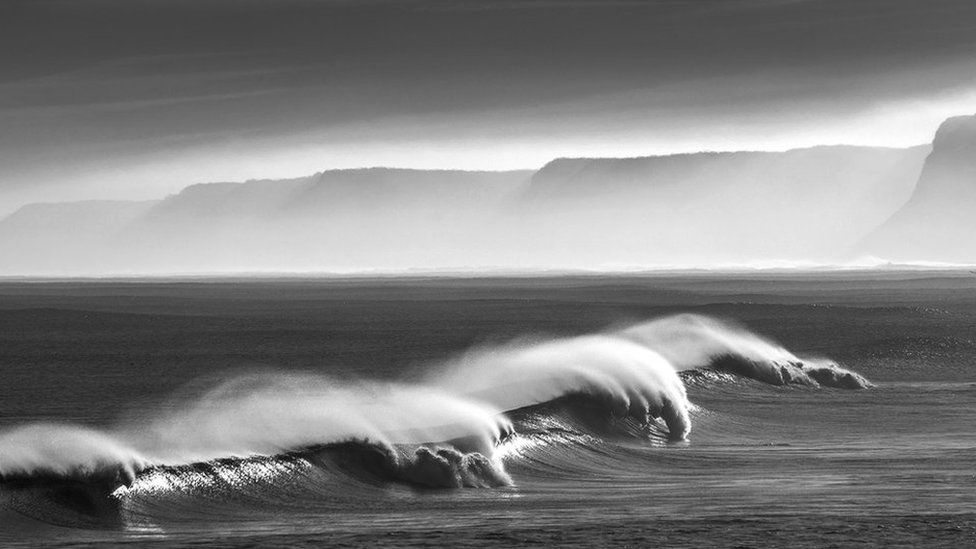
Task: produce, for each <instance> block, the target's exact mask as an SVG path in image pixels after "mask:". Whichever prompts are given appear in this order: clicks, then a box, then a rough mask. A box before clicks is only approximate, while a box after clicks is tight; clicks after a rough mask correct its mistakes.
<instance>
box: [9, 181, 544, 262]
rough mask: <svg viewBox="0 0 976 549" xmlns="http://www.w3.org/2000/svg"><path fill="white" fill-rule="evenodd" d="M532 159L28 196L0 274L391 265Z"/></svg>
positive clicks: (474, 219)
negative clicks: (136, 195)
mask: <svg viewBox="0 0 976 549" xmlns="http://www.w3.org/2000/svg"><path fill="white" fill-rule="evenodd" d="M531 174H532V172H531V171H510V172H467V171H452V170H407V169H388V168H369V169H355V170H332V171H326V172H322V173H318V174H315V175H313V176H309V177H301V178H295V179H285V180H261V181H248V182H245V183H207V184H198V185H191V186H189V187H187V188H185V189H184V190H183V191H181V192H180V193H178V194H176V195H172V196H169V197H167V198H165V199H163V200H159V201H153V202H73V203H62V204H34V205H29V206H25V207H24V208H21V209H20V210H18V211H17V212H15V213H14V214H12V215H11V216H9V217H8V218H6V219H4V220H3V221H2V222H0V257H3V258H4V259H3V260H0V274H24V273H31V274H54V275H61V274H89V273H99V272H115V273H126V272H130V273H141V272H213V271H255V270H276V271H285V270H309V269H322V268H340V269H341V268H349V269H362V268H368V267H370V266H371V265H376V266H377V267H382V266H388V267H389V268H397V267H399V266H401V265H403V264H405V262H407V261H413V262H420V263H423V262H426V261H432V262H434V263H437V262H438V261H440V260H442V259H443V257H442V256H443V255H444V254H450V253H453V252H454V250H455V249H457V248H458V247H460V248H462V249H463V248H465V247H466V246H467V244H468V241H467V240H465V239H466V238H470V237H468V236H466V235H467V234H468V233H469V232H470V231H471V230H473V228H475V227H478V226H480V225H481V224H483V223H487V222H488V220H489V219H490V218H491V217H492V216H494V215H495V211H496V209H497V206H498V204H500V203H501V202H502V201H503V200H504V199H505V198H506V197H507V196H509V195H510V194H511V193H513V192H514V191H515V189H517V188H518V187H519V186H520V185H522V184H524V183H525V182H526V181H527V179H528V178H529V177H530V176H531Z"/></svg>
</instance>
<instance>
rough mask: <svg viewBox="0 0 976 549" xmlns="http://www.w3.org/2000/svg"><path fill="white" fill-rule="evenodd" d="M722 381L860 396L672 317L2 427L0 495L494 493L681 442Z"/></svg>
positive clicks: (802, 366) (94, 502)
mask: <svg viewBox="0 0 976 549" xmlns="http://www.w3.org/2000/svg"><path fill="white" fill-rule="evenodd" d="M739 377H745V378H750V379H753V380H756V381H759V382H762V383H765V384H769V385H774V386H779V385H787V384H794V385H800V386H805V387H809V388H816V387H821V386H826V387H838V388H849V389H859V388H866V387H870V383H869V382H868V381H867V380H866V379H864V378H863V377H862V376H860V375H858V374H856V373H855V372H851V371H849V370H846V369H844V368H842V367H841V366H839V365H837V364H836V363H834V362H833V361H830V360H829V359H824V358H800V357H798V356H796V355H794V354H793V353H792V352H790V351H788V350H787V349H785V348H784V347H782V346H780V345H778V344H776V343H774V342H772V341H770V340H768V339H766V338H763V337H761V336H758V335H756V334H754V333H752V332H750V331H748V330H746V329H745V328H743V327H741V326H738V325H735V324H734V323H731V322H726V321H720V320H717V319H714V318H710V317H705V316H700V315H689V314H685V315H677V316H671V317H665V318H659V319H655V320H651V321H649V322H644V323H640V324H635V325H631V326H625V327H620V328H615V329H610V330H607V331H605V332H602V333H596V334H587V335H581V336H575V337H560V338H521V339H517V340H513V341H509V342H507V343H503V344H499V345H482V346H478V347H476V348H473V349H471V350H469V351H467V352H464V353H461V354H460V355H457V356H455V357H453V358H450V359H448V360H445V361H443V362H441V363H438V364H436V365H432V366H431V367H430V368H429V369H428V371H427V372H426V373H425V374H423V375H422V376H421V379H420V380H419V381H418V382H414V383H405V382H367V381H360V382H349V381H338V380H336V379H333V378H330V377H328V376H323V375H319V374H312V373H286V372H277V371H273V372H253V373H250V374H247V375H236V376H233V377H231V378H229V379H225V380H218V381H217V382H211V383H208V384H203V385H200V384H197V385H195V386H191V387H190V388H188V389H186V390H185V391H183V392H181V393H179V394H177V395H175V396H173V397H171V398H170V399H169V400H168V401H166V402H164V403H162V404H161V405H159V406H155V407H143V408H142V409H139V410H137V413H133V414H131V417H128V418H123V419H122V421H121V422H120V423H119V424H118V425H116V426H115V427H113V428H108V429H96V428H92V427H86V426H80V425H66V424H31V425H25V426H21V427H18V428H14V429H9V430H7V431H4V432H0V495H3V496H4V497H5V498H7V499H6V501H7V502H8V504H9V502H10V501H21V502H23V501H30V502H31V503H30V504H29V505H26V504H11V505H14V507H16V508H18V509H24V508H29V509H33V510H34V511H32V512H33V513H35V514H36V513H37V511H36V510H37V509H41V508H44V505H40V504H39V503H38V501H46V502H49V503H50V502H52V501H54V502H60V503H57V505H61V506H64V505H68V507H70V508H72V509H75V510H77V509H79V508H80V509H87V510H89V511H90V510H92V509H94V510H95V511H90V512H91V513H95V514H98V513H105V512H108V513H109V514H110V515H113V514H117V512H118V511H117V509H115V508H114V507H112V506H108V507H107V509H108V511H106V510H105V509H106V506H105V505H104V504H103V503H104V500H105V498H114V500H115V501H122V500H125V501H128V502H130V503H132V502H135V501H140V498H157V499H158V498H165V497H177V496H178V497H191V498H195V497H204V496H205V497H212V496H213V494H222V495H221V496H220V497H219V498H218V499H220V498H226V497H230V496H229V494H232V493H233V494H240V493H241V491H242V490H244V489H245V487H247V486H253V487H257V488H255V490H258V492H260V493H261V494H266V493H267V492H268V491H269V490H271V491H274V490H277V489H287V490H292V491H295V490H303V489H308V490H311V488H308V487H310V486H318V487H319V489H315V490H311V491H312V493H314V495H315V497H316V498H319V499H321V498H336V497H340V496H341V497H346V496H349V495H350V494H352V493H358V492H357V491H363V490H366V491H367V492H370V491H373V492H375V490H376V489H377V488H380V489H386V488H387V487H389V486H391V485H396V486H404V487H409V488H412V489H433V488H461V487H486V488H488V487H501V486H508V485H512V484H513V479H512V478H511V477H510V473H509V471H508V470H507V469H506V467H508V466H514V467H516V469H517V470H519V471H524V470H525V463H526V462H525V460H526V459H530V460H531V459H539V455H540V454H539V452H549V453H552V454H554V455H557V456H561V457H558V459H556V460H555V461H552V460H550V461H548V462H546V464H545V469H546V470H547V471H548V473H547V474H552V475H555V476H558V475H559V474H561V473H560V471H562V473H563V474H570V471H571V470H573V468H574V467H575V468H577V470H578V469H579V468H580V467H582V466H583V464H585V463H587V460H590V461H591V462H592V464H593V469H592V471H597V470H599V467H606V466H607V464H606V462H605V459H606V456H604V455H603V454H601V452H602V450H600V449H601V448H604V447H605V446H606V445H615V444H616V445H619V444H620V442H618V441H621V440H622V439H624V440H633V441H643V442H644V443H647V442H651V443H654V444H668V443H674V442H682V441H686V440H687V439H688V437H689V434H690V433H691V431H692V419H693V417H694V416H695V413H696V411H697V408H696V407H695V406H694V405H693V404H692V403H691V402H690V401H689V399H688V394H687V391H686V382H687V383H691V384H694V385H696V386H698V387H705V388H707V387H709V386H711V385H714V384H716V383H726V384H727V382H734V381H735V380H736V379H738V378H739ZM568 448H576V449H577V450H572V451H570V450H566V449H568ZM566 452H570V453H569V454H567V453H566ZM574 452H575V453H574ZM580 452H582V453H580ZM613 455H615V456H619V455H629V454H626V453H625V454H620V453H619V452H616V453H613ZM533 456H534V457H533ZM631 457H632V456H631ZM601 460H604V461H601ZM601 463H602V465H601ZM614 467H620V465H619V463H618V465H615V466H614ZM533 474H538V471H535V472H534V473H533ZM339 485H342V486H344V490H345V491H343V490H338V491H337V490H336V487H337V486H339ZM283 487H287V488H283ZM299 487H305V488H299ZM65 490H67V491H68V492H69V493H71V494H72V495H71V497H66V496H64V494H65ZM373 492H370V493H373ZM52 494H54V495H52ZM208 494H209V495H208ZM342 494H345V495H344V496H342ZM55 496H56V497H55ZM261 497H265V496H261ZM11 498H13V499H11ZM18 498H20V499H19V500H18ZM24 498H26V499H24ZM259 499H260V498H259ZM65 502H69V503H67V504H66V503H65ZM78 502H82V503H81V504H79V503H78ZM98 502H102V503H98ZM25 505H26V507H25ZM51 514H56V513H50V514H48V515H45V516H46V517H48V518H46V519H45V520H48V521H50V520H52V519H50V515H51ZM83 514H84V513H83Z"/></svg>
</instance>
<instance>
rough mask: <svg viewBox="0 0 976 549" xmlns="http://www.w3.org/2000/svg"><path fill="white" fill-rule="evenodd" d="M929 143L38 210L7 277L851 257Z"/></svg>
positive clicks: (959, 153)
mask: <svg viewBox="0 0 976 549" xmlns="http://www.w3.org/2000/svg"><path fill="white" fill-rule="evenodd" d="M955 124H956V123H955V122H954V123H953V124H952V125H950V129H951V130H952V131H948V130H947V131H945V132H940V136H939V139H938V142H937V145H939V147H940V148H939V150H938V151H935V152H933V153H932V154H931V156H930V157H929V164H930V165H929V166H927V167H926V173H925V174H923V183H925V185H922V184H921V183H920V188H919V189H918V191H917V192H916V195H917V196H916V199H917V201H921V202H923V203H925V204H928V203H930V202H931V203H932V204H935V205H931V206H925V208H928V209H931V210H932V211H943V210H945V209H947V208H949V207H950V206H952V207H958V203H957V201H958V200H960V198H959V197H960V196H962V195H963V194H965V192H964V190H965V188H968V187H967V185H968V184H966V183H965V181H967V179H966V177H970V179H971V174H972V168H973V166H972V159H971V158H969V156H968V155H967V151H969V150H970V149H967V148H966V147H965V146H962V148H961V149H960V148H959V147H958V146H957V145H958V144H959V142H966V140H967V139H969V138H967V137H965V136H966V135H969V134H967V133H966V132H967V131H969V130H968V129H967V128H968V127H969V126H967V125H966V124H962V125H960V126H959V128H957V129H953V128H956V126H955ZM960 135H961V137H960ZM929 150H930V149H929V148H928V147H915V148H911V149H884V148H867V147H815V148H811V149H800V150H793V151H786V152H737V153H697V154H684V155H673V156H662V157H647V158H632V159H570V160H556V161H553V162H551V163H550V164H548V165H547V166H545V167H544V168H543V169H541V170H539V171H538V172H535V173H534V174H533V173H532V172H526V171H521V172H519V171H516V172H462V171H426V170H397V169H362V170H337V171H328V172H322V173H319V174H315V175H313V176H309V177H303V178H296V179H288V180H276V181H250V182H246V183H212V184H200V185H192V186H190V187H187V188H186V189H184V190H183V191H182V192H180V193H178V194H176V195H173V196H170V197H168V198H166V199H164V200H160V201H156V202H146V203H121V202H82V203H70V204H53V205H36V206H30V207H25V208H23V209H22V210H21V211H19V212H18V213H16V214H14V215H12V216H10V217H8V218H7V219H6V220H4V221H2V222H0V258H2V259H3V260H2V261H0V274H34V275H44V274H52V275H66V274H67V275H77V274H105V273H133V274H139V273H174V272H185V273H213V272H255V271H278V272H281V271H347V270H348V271H368V270H374V269H378V270H394V271H400V270H411V269H447V270H450V269H456V268H478V267H485V266H490V267H500V268H506V269H515V270H536V269H564V268H570V269H606V268H611V269H612V268H619V267H647V268H653V267H662V266H685V265H701V266H715V265H721V264H726V263H738V264H741V263H747V262H762V261H764V260H787V261H789V260H812V261H824V262H829V261H838V260H843V259H845V257H844V254H845V253H846V252H847V251H848V250H849V249H850V248H851V247H852V246H853V245H854V244H855V243H856V242H858V241H860V240H861V239H863V238H864V235H866V234H868V233H870V231H871V230H873V229H875V228H876V227H877V226H878V225H879V224H881V223H882V222H884V221H885V220H886V219H888V218H889V217H891V215H892V213H893V212H895V211H896V210H898V208H899V207H901V206H902V205H903V204H904V203H905V202H906V201H907V200H908V197H909V196H910V195H912V192H913V189H914V188H915V183H916V181H918V177H919V172H920V171H921V169H922V164H923V161H924V160H925V158H926V155H927V154H928V153H929ZM954 151H955V152H954ZM943 157H946V159H945V160H939V162H935V163H934V160H933V159H941V158H943ZM967 163H968V164H967ZM967 166H968V167H967ZM966 170H969V172H968V173H969V174H970V176H965V173H967V172H966ZM940 174H941V175H940ZM960 174H962V175H963V177H962V179H960ZM942 180H944V181H942ZM940 181H941V182H940ZM929 187H932V189H929ZM969 187H971V185H970V186H969ZM947 189H948V190H947ZM929 195H931V196H930V197H929ZM946 195H949V196H950V197H951V198H948V199H946V198H945V196H946ZM918 196H922V197H923V198H924V200H922V199H919V198H918ZM925 197H928V198H925ZM916 199H913V200H916ZM906 208H907V207H906ZM957 209H959V208H957ZM964 210H965V208H962V209H961V210H960V211H964ZM962 217H964V216H961V218H962ZM959 223H962V221H959ZM957 240H958V239H957ZM879 255H881V254H879ZM909 258H910V259H915V257H909Z"/></svg>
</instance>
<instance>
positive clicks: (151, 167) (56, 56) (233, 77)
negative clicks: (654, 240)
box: [0, 0, 976, 214]
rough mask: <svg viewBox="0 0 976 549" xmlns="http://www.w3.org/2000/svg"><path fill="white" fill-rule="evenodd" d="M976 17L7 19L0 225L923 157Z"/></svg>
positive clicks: (261, 13)
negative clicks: (308, 187)
mask: <svg viewBox="0 0 976 549" xmlns="http://www.w3.org/2000/svg"><path fill="white" fill-rule="evenodd" d="M974 112H976V2H973V1H972V0H914V1H909V0H836V1H835V0H741V1H738V0H721V1H718V0H716V1H709V0H661V1H646V2H637V1H605V0H599V1H597V0H496V1H483V2H476V1H464V0H453V1H448V0H445V1H399V2H390V1H370V0H366V1H353V0H348V1H341V0H332V1H329V0H168V1H163V0H31V1H21V0H3V2H0V201H2V202H0V214H5V213H9V211H11V210H13V209H15V208H16V207H18V206H20V205H21V204H23V203H25V202H28V201H59V200H67V199H84V198H125V199H131V198H154V197H159V196H162V195H165V194H166V193H169V192H175V191H176V190H178V189H179V188H181V187H183V186H185V185H187V184H190V183H194V182H200V181H215V180H243V179H248V178H256V177H284V176H296V175H304V174H308V173H313V172H316V171H320V170H323V169H329V168H339V167H357V166H374V165H391V166H405V167H438V168H470V169H510V168H537V167H539V166H541V165H542V164H544V163H545V162H546V161H548V160H549V159H551V158H553V157H558V156H636V155H649V154H661V153H670V152H685V151H695V150H730V149H770V150H780V149H787V148H791V147H797V146H807V145H813V144H833V143H854V144H877V145H890V146H907V145H912V144H918V143H923V142H926V141H928V140H929V139H930V137H931V134H932V133H933V132H934V130H935V128H936V126H937V125H938V123H939V122H940V121H941V120H942V119H944V118H945V117H947V116H950V115H953V114H963V113H969V114H971V113H974Z"/></svg>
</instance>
